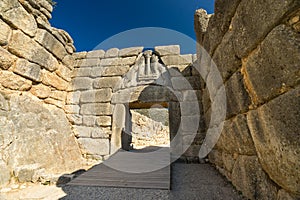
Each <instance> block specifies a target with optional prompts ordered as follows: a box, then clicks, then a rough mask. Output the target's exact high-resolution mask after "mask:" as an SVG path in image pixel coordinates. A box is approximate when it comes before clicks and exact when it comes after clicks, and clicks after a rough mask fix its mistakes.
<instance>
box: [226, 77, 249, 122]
mask: <svg viewBox="0 0 300 200" xmlns="http://www.w3.org/2000/svg"><path fill="white" fill-rule="evenodd" d="M225 89H226V97H227V118H230V117H232V116H234V115H237V114H239V113H244V112H246V111H247V110H248V109H249V106H250V104H251V99H250V97H249V94H248V93H247V90H246V87H245V84H244V81H243V75H242V74H241V73H240V72H239V71H238V72H236V73H235V74H234V75H232V76H231V78H230V79H229V80H228V81H227V82H226V84H225Z"/></svg>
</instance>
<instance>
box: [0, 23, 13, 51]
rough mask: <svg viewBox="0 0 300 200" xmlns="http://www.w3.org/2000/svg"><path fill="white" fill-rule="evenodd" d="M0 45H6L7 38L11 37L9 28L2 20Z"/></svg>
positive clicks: (0, 24)
mask: <svg viewBox="0 0 300 200" xmlns="http://www.w3.org/2000/svg"><path fill="white" fill-rule="evenodd" d="M0 30H1V32H0V45H1V46H2V45H7V44H8V41H9V37H10V36H11V33H12V30H11V28H10V27H9V26H8V25H7V24H6V23H5V22H3V21H2V20H0Z"/></svg>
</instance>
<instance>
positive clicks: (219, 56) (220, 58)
mask: <svg viewBox="0 0 300 200" xmlns="http://www.w3.org/2000/svg"><path fill="white" fill-rule="evenodd" d="M213 62H214V63H215V64H216V66H217V67H218V69H219V70H220V73H221V76H222V78H223V80H227V79H228V78H229V77H230V76H231V75H232V74H233V73H234V72H236V71H237V70H238V69H239V68H240V67H241V66H242V61H241V59H239V58H238V57H237V56H236V54H235V51H234V46H233V40H232V33H231V32H228V33H226V34H225V35H224V37H223V39H222V41H221V43H220V45H219V46H218V47H217V49H216V50H215V52H214V55H213Z"/></svg>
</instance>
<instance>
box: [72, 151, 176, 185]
mask: <svg viewBox="0 0 300 200" xmlns="http://www.w3.org/2000/svg"><path fill="white" fill-rule="evenodd" d="M153 150H156V151H153ZM170 174H171V172H170V149H169V148H166V147H164V148H159V150H157V148H156V149H153V148H146V149H143V150H133V151H129V152H127V151H124V150H120V151H118V152H117V153H116V154H114V155H113V156H112V157H111V158H109V159H108V160H107V161H105V162H104V163H102V164H99V165H96V166H94V167H93V168H91V169H90V170H88V171H87V172H85V173H83V174H82V175H80V176H79V177H77V178H76V179H74V180H72V181H71V182H70V183H68V185H81V186H100V187H125V188H148V189H165V190H169V189H170Z"/></svg>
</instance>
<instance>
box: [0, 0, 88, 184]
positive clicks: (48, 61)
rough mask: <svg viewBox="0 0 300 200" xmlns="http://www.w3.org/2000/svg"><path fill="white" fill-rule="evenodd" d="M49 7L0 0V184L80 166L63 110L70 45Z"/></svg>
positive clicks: (45, 178)
mask: <svg viewBox="0 0 300 200" xmlns="http://www.w3.org/2000/svg"><path fill="white" fill-rule="evenodd" d="M51 11H52V5H50V4H49V2H48V1H46V0H39V1H24V0H22V1H21V0H20V1H18V0H1V1H0V169H1V170H0V187H1V186H5V185H6V184H8V183H14V182H21V183H23V182H36V181H42V182H43V181H53V180H55V179H57V178H58V177H59V176H60V175H61V174H63V173H66V172H72V171H74V170H77V169H80V168H81V166H82V164H83V162H82V157H81V152H80V149H79V146H78V144H77V141H76V139H75V137H74V135H73V133H72V130H71V126H70V123H69V121H68V120H67V118H66V115H65V112H64V106H65V98H66V96H67V89H68V85H69V82H70V81H71V72H72V66H73V64H72V54H73V51H74V50H75V48H74V46H73V40H72V39H71V37H70V36H69V35H68V34H67V33H66V32H65V31H63V30H59V29H56V28H53V27H51V26H50V24H49V22H48V19H49V18H51V14H50V13H51Z"/></svg>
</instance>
